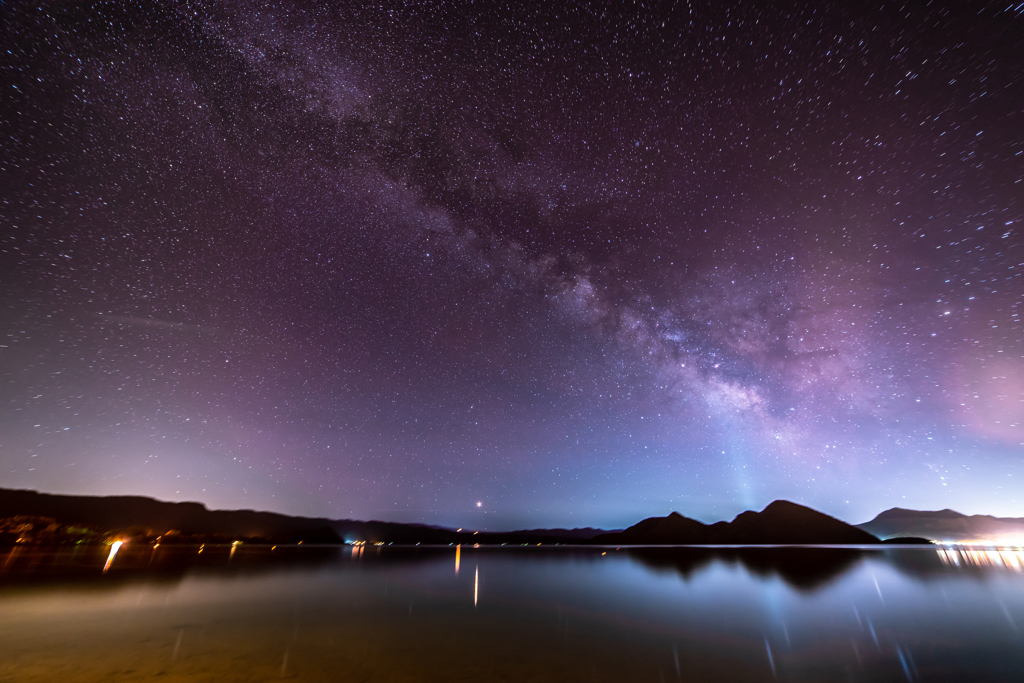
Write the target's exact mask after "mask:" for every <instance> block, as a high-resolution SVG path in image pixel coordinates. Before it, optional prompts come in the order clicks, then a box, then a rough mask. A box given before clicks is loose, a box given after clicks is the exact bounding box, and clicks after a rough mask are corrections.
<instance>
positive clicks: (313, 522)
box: [0, 488, 1024, 545]
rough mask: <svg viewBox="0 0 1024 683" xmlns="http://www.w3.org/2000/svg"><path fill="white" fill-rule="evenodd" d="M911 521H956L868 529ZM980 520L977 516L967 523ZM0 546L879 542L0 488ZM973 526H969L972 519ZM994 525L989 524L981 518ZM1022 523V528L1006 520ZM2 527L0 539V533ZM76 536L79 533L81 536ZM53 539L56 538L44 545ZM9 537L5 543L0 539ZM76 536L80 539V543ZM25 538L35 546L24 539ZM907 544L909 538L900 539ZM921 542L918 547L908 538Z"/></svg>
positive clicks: (671, 521) (803, 526)
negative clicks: (502, 528)
mask: <svg viewBox="0 0 1024 683" xmlns="http://www.w3.org/2000/svg"><path fill="white" fill-rule="evenodd" d="M914 515H938V516H939V517H943V518H944V519H947V521H949V520H951V521H953V522H956V521H958V520H959V519H960V518H962V517H964V516H963V515H960V513H957V512H953V511H951V510H946V511H941V512H939V513H917V512H916V511H913V510H909V511H907V510H899V509H894V510H889V511H886V512H885V513H882V514H881V515H879V516H878V517H876V518H875V520H872V522H870V523H868V524H865V525H860V526H861V527H866V526H869V525H870V524H874V523H876V522H879V520H881V521H882V522H885V523H889V522H895V521H899V522H900V523H901V524H902V522H903V521H905V520H907V519H911V518H913V517H914ZM19 516H21V517H26V518H27V517H32V518H36V519H37V520H38V521H37V522H35V526H39V525H40V524H43V520H47V521H46V522H45V526H46V527H47V528H49V529H50V530H49V531H47V532H46V534H37V535H36V536H33V535H32V533H31V530H30V531H28V532H25V531H17V532H14V531H12V530H13V529H30V527H31V526H32V522H31V520H27V521H25V523H24V524H22V523H19V522H17V521H12V520H13V518H16V517H19ZM976 517H979V516H976ZM5 519H6V520H7V526H5V527H3V528H2V529H0V542H41V543H45V542H72V541H71V540H69V539H70V537H68V536H67V534H66V533H65V534H64V535H63V536H60V534H62V533H64V532H62V531H60V530H57V531H54V529H56V528H57V527H60V526H61V525H65V526H68V525H80V526H83V527H89V528H90V529H92V530H93V531H90V534H91V535H90V536H89V538H90V539H92V540H93V541H95V540H97V539H98V538H102V537H103V534H102V533H100V534H99V535H97V533H95V530H96V529H99V530H106V532H109V533H108V534H107V535H112V534H120V535H121V537H132V538H138V539H140V540H141V539H146V540H148V541H154V540H156V539H157V538H158V537H159V538H161V539H162V542H175V541H177V542H183V543H192V542H228V541H232V540H248V541H260V542H271V543H282V542H283V543H298V542H307V543H341V542H345V541H348V542H354V541H363V542H367V543H398V544H417V543H423V544H435V545H447V544H456V543H464V544H481V545H484V544H487V545H491V544H501V543H509V544H521V543H537V544H539V543H545V544H549V543H563V544H610V545H800V544H809V545H814V544H847V545H861V544H875V543H880V542H881V541H880V540H879V538H878V537H877V536H876V535H875V534H873V533H872V529H871V528H867V529H865V528H858V527H856V526H853V525H850V524H847V523H846V522H843V521H840V520H838V519H836V518H834V517H830V516H829V515H826V514H824V513H821V512H818V511H816V510H813V509H811V508H809V507H805V506H803V505H798V504H796V503H792V502H789V501H785V500H777V501H775V502H773V503H771V504H770V505H768V506H767V507H765V508H764V510H761V511H760V512H753V511H747V512H743V513H740V514H739V515H737V516H736V517H735V519H733V520H732V521H731V522H724V521H723V522H716V523H714V524H704V523H702V522H699V521H697V520H695V519H690V518H688V517H684V516H683V515H681V514H679V513H678V512H673V513H671V514H670V515H668V516H667V517H651V518H648V519H645V520H643V521H641V522H639V523H637V524H634V525H633V526H631V527H629V528H628V529H625V530H616V531H605V530H602V529H593V528H590V527H587V528H581V529H528V530H519V531H508V532H488V531H463V530H456V529H449V528H445V527H439V526H430V525H426V524H402V523H397V522H378V521H359V520H347V519H343V520H336V519H335V520H332V519H327V518H324V517H293V516H289V515H283V514H279V513H276V512H260V511H255V510H209V509H207V507H206V506H205V505H203V504H202V503H195V502H183V503H171V502H163V501H158V500H155V499H153V498H147V497H144V496H74V495H58V494H48V493H39V492H37V491H31V490H23V489H4V488H0V521H3V520H5ZM972 519H973V518H972ZM987 519H995V518H987ZM1010 521H1014V522H1018V521H1019V522H1022V523H1024V520H1010ZM905 526H906V525H903V526H900V524H896V527H899V528H898V529H897V530H896V531H895V532H894V533H886V534H885V535H886V536H894V535H898V536H908V535H913V536H924V537H925V538H935V536H933V535H930V534H928V533H921V532H917V533H911V531H908V529H907V528H904V527H905ZM3 529H6V530H7V531H3ZM84 531H85V530H84V529H79V532H81V533H84ZM44 536H46V538H49V539H54V538H56V537H58V536H59V537H60V538H61V539H63V540H59V541H54V540H50V541H47V540H45V539H44ZM9 537H10V538H9ZM82 538H84V537H82ZM33 539H34V540H33ZM907 540H911V541H912V540H913V539H907ZM917 540H918V541H921V540H923V539H917Z"/></svg>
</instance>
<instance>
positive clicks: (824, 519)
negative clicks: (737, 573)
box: [594, 500, 880, 545]
mask: <svg viewBox="0 0 1024 683" xmlns="http://www.w3.org/2000/svg"><path fill="white" fill-rule="evenodd" d="M594 542H595V543H605V544H609V545H830V544H841V545H862V544H863V545H872V544H876V543H879V542H880V541H879V539H878V538H877V537H876V536H874V535H872V534H870V533H868V532H867V531H864V530H863V529H858V528H857V527H855V526H853V525H851V524H847V523H846V522H842V521H840V520H838V519H836V518H835V517H830V516H828V515H826V514H824V513H822V512H818V511H817V510H812V509H811V508H809V507H805V506H803V505H797V504H796V503H791V502H789V501H787V500H777V501H775V502H773V503H771V504H770V505H768V507H766V508H765V509H764V510H762V511H761V512H752V511H747V512H742V513H740V514H739V515H737V516H736V518H735V519H733V521H731V522H716V523H714V524H703V523H702V522H699V521H697V520H695V519H690V518H689V517H684V516H683V515H681V514H679V513H678V512H673V513H672V514H670V515H668V516H667V517H651V518H648V519H645V520H643V521H642V522H639V523H637V524H634V525H633V526H631V527H629V528H627V529H625V530H624V531H621V532H618V533H610V534H602V535H600V536H597V537H595V538H594Z"/></svg>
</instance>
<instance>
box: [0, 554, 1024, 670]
mask: <svg viewBox="0 0 1024 683" xmlns="http://www.w3.org/2000/svg"><path fill="white" fill-rule="evenodd" d="M108 550H109V549H106V548H78V549H66V550H60V551H42V550H38V549H32V548H26V547H22V548H16V549H14V550H9V549H4V550H0V681H4V682H7V681H12V682H14V681H19V682H20V681H41V682H43V681H45V682H47V683H50V682H53V681H60V682H62V683H65V682H66V683H70V682H74V681H149V680H163V681H279V680H296V681H516V682H519V681H651V682H659V681H665V682H671V681H775V680H779V681H1024V631H1022V629H1024V551H1019V550H1008V549H1004V550H967V549H964V548H960V549H948V550H943V549H936V548H934V547H925V548H887V549H885V550H876V549H871V550H866V549H865V550H854V549H848V548H747V549H736V548H709V549H694V548H631V549H626V548H623V549H615V548H566V547H558V548H548V547H530V548H518V547H517V548H513V547H503V548H472V547H466V546H463V547H462V548H461V549H459V550H458V552H457V551H456V549H455V548H449V547H445V548H426V547H416V548H396V547H384V548H377V547H372V546H371V547H364V548H343V549H325V548H310V547H304V548H284V547H278V548H277V549H276V550H273V551H272V550H270V549H269V548H259V547H247V546H240V547H239V548H236V549H234V550H232V549H231V548H230V547H213V546H206V547H205V548H203V550H202V552H201V553H200V552H198V549H197V548H169V547H166V546H165V547H161V548H158V549H156V550H153V549H151V548H148V547H134V548H133V547H131V546H129V545H126V546H124V547H123V548H121V549H120V551H119V553H118V554H117V556H116V557H115V558H113V561H112V562H111V564H110V567H109V570H108V571H107V572H105V573H104V571H103V567H104V565H105V564H106V562H107V560H108Z"/></svg>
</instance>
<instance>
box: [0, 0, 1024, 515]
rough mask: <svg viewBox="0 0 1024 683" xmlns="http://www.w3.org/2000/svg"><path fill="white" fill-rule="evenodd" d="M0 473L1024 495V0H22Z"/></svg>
mask: <svg viewBox="0 0 1024 683" xmlns="http://www.w3.org/2000/svg"><path fill="white" fill-rule="evenodd" d="M3 14H4V21H3V22H2V28H0V31H2V34H0V35H2V42H0V44H2V46H3V47H2V49H0V87H2V92H3V95H2V100H0V102H2V104H0V132H2V135H0V150H2V154H0V174H2V175H0V187H2V190H0V194H2V199H3V203H2V205H0V485H3V486H7V487H19V488H34V489H38V490H43V491H49V492H58V493H89V494H140V495H149V496H154V497H158V498H161V499H165V500H199V501H202V502H204V503H206V504H207V505H208V506H210V507H217V508H256V509H269V510H276V511H281V512H286V513H292V514H306V515H322V516H329V517H335V518H341V517H351V518H360V519H371V518H372V519H384V520H395V521H419V522H428V523H438V524H448V525H452V526H460V527H462V526H465V527H470V528H489V529H508V528H517V527H518V528H521V527H529V526H569V527H571V526H585V525H590V526H605V527H616V526H625V525H628V524H631V523H633V522H635V521H636V520H637V519H639V518H641V517H645V516H651V515H655V514H657V515H662V514H666V513H667V512H668V511H670V510H679V511H681V512H683V513H684V514H687V515H690V516H693V517H696V518H699V519H702V520H705V521H715V520H718V519H725V518H731V516H732V515H735V514H736V513H738V512H740V511H742V510H744V509H750V508H757V509H760V508H761V507H763V506H764V505H766V504H767V503H768V502H770V501H772V500H774V499H777V498H786V499H789V500H793V501H796V502H800V503H803V504H806V505H810V506H812V507H815V508H817V509H819V510H822V511H824V512H827V513H829V514H832V515H835V516H838V517H840V518H842V519H846V520H849V521H852V522H861V521H865V520H867V519H869V518H871V517H872V516H874V515H875V514H876V513H877V512H878V511H880V510H882V509H885V508H888V507H892V506H896V505H898V506H901V507H909V508H919V509H940V508H946V507H949V508H954V509H957V510H959V511H961V512H964V513H968V514H970V513H987V514H995V515H1004V516H1020V515H1021V514H1022V513H1021V506H1022V505H1024V488H1022V486H1024V483H1022V482H1021V478H1022V477H1024V468H1022V467H1021V463H1022V455H1024V323H1022V321H1021V315H1022V313H1024V233H1022V225H1024V68H1022V66H1024V6H1021V5H1017V4H1015V3H1007V2H1003V3H970V4H968V3H942V2H931V3H900V2H895V3H888V2H868V3H855V4H850V3H834V2H824V3H802V2H795V1H794V2H769V3H735V2H725V3H718V2H705V3H701V2H666V3H615V2H609V3H586V4H585V3H567V2H550V3H512V4H510V5H506V4H502V3H472V4H469V3H424V4H420V3H408V4H403V3H383V4H376V5H365V6H361V5H356V4H353V5H349V4H348V3H313V2H301V1H290V2H285V3H278V4H265V3H257V2H247V1H236V2H173V1H168V2H152V1H146V2H140V3H127V2H98V3H72V2H47V3H27V2H13V3H8V4H7V5H6V6H5V8H4V10H3Z"/></svg>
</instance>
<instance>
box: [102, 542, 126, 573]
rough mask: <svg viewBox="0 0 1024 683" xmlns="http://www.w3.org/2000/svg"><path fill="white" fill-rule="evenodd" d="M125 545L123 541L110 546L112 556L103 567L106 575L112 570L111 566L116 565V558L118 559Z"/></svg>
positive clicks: (108, 557) (109, 556)
mask: <svg viewBox="0 0 1024 683" xmlns="http://www.w3.org/2000/svg"><path fill="white" fill-rule="evenodd" d="M122 545H124V542H123V541H114V542H113V544H111V546H110V554H109V555H107V563H106V564H105V565H103V573H104V574H106V573H107V570H108V569H110V565H112V564H114V558H115V557H117V551H118V550H120V549H121V546H122Z"/></svg>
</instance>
